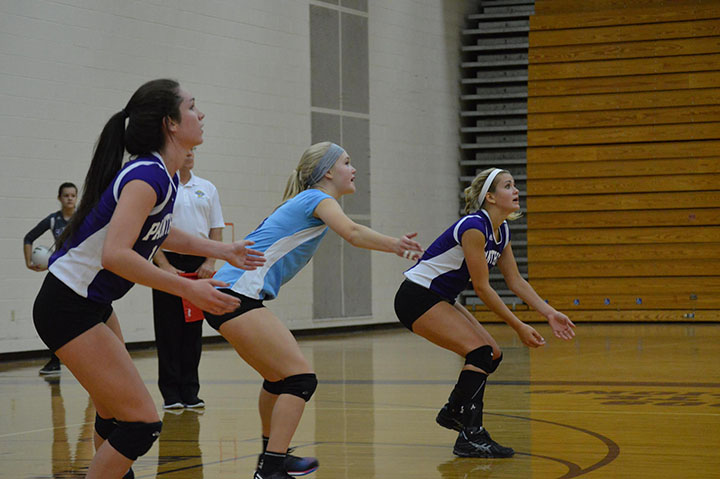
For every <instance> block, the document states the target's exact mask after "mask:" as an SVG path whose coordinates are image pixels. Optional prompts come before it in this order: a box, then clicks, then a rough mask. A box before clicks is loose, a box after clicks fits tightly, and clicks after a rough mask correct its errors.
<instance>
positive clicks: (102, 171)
mask: <svg viewBox="0 0 720 479" xmlns="http://www.w3.org/2000/svg"><path fill="white" fill-rule="evenodd" d="M179 89H180V84H179V83H178V82H177V81H175V80H168V79H159V80H152V81H149V82H147V83H145V84H144V85H142V86H141V87H140V88H138V89H137V91H135V93H134V94H133V96H132V97H131V98H130V101H128V104H127V106H126V107H125V108H124V109H122V110H120V111H119V112H117V113H115V114H114V115H113V116H111V117H110V119H109V120H108V121H107V123H106V124H105V127H104V128H103V130H102V133H100V137H99V138H98V140H97V143H96V144H95V151H94V153H93V157H92V160H91V161H90V168H89V169H88V172H87V176H86V177H85V183H84V185H83V193H82V200H81V201H80V205H79V206H78V208H77V210H76V211H75V214H74V215H73V217H72V219H71V220H70V223H69V224H68V225H67V227H66V228H65V230H64V231H63V232H62V234H61V235H60V236H59V237H58V239H57V242H56V245H55V247H56V249H60V248H61V247H62V245H63V244H64V243H65V241H67V240H68V239H69V238H72V237H73V235H74V234H75V233H77V231H78V229H79V228H80V225H81V224H82V223H83V220H84V219H85V217H86V216H87V215H88V214H89V213H90V211H92V209H93V208H94V207H95V206H96V205H97V204H98V202H99V201H100V197H101V196H102V194H103V192H104V191H105V189H106V188H107V187H108V186H109V185H110V182H112V180H113V178H115V175H116V174H117V172H118V171H120V168H121V167H122V162H123V156H124V154H125V151H126V150H127V152H128V153H129V154H131V155H147V154H150V153H152V152H153V151H160V150H161V149H162V148H163V147H164V146H165V128H166V124H167V121H168V119H170V118H171V119H173V120H175V121H178V122H179V121H180V103H181V102H182V98H181V97H180V93H179ZM125 119H127V120H128V122H127V128H126V127H125Z"/></svg>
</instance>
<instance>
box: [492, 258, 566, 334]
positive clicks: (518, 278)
mask: <svg viewBox="0 0 720 479" xmlns="http://www.w3.org/2000/svg"><path fill="white" fill-rule="evenodd" d="M498 268H500V272H501V273H502V275H503V277H504V278H505V283H507V285H508V288H510V289H511V290H512V292H513V293H515V294H516V295H517V296H518V298H520V299H522V300H523V301H525V303H526V304H528V305H529V306H530V307H531V308H533V309H534V310H535V311H537V312H538V313H540V314H542V315H543V316H545V318H547V320H548V323H549V324H550V327H551V328H552V330H553V334H555V336H556V337H558V338H560V339H564V340H569V339H572V338H574V337H575V331H574V330H573V328H574V327H575V324H573V322H572V321H570V318H568V317H567V316H566V315H564V314H563V313H561V312H560V311H558V310H556V309H555V308H553V307H552V306H550V305H549V304H548V303H546V302H545V301H543V299H542V298H541V297H540V296H539V295H538V294H537V293H536V292H535V289H533V287H532V286H531V285H530V283H528V282H527V281H526V280H525V278H523V277H522V275H521V274H520V271H519V270H518V267H517V262H516V261H515V255H514V254H513V252H512V246H511V245H510V244H508V245H507V246H506V247H505V249H504V250H503V252H502V254H501V255H500V259H498Z"/></svg>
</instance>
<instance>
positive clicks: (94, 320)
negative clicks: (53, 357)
mask: <svg viewBox="0 0 720 479" xmlns="http://www.w3.org/2000/svg"><path fill="white" fill-rule="evenodd" d="M112 312H113V308H112V305H110V304H103V303H98V302H95V301H91V300H89V299H87V298H83V297H82V296H80V295H79V294H77V293H76V292H75V291H73V290H72V289H70V288H69V287H68V286H67V285H66V284H65V283H63V282H62V281H60V280H59V279H57V277H55V276H54V275H53V274H52V273H47V274H46V275H45V281H43V284H42V287H41V288H40V292H39V293H38V295H37V297H36V298H35V304H34V306H33V322H34V323H35V329H36V330H37V332H38V334H39V335H40V339H42V340H43V342H44V343H45V344H46V345H47V347H48V348H50V351H52V352H55V351H57V350H58V349H59V348H60V347H61V346H64V345H65V344H67V343H68V342H70V341H71V340H73V339H75V338H76V337H78V336H80V335H81V334H82V333H84V332H85V331H87V330H88V329H90V328H92V327H93V326H95V325H96V324H99V323H104V322H106V321H107V320H108V318H109V317H110V315H111V314H112Z"/></svg>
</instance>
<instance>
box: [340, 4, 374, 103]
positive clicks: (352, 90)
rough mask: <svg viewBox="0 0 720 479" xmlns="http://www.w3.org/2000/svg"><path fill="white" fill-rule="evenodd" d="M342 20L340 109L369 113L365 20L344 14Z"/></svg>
mask: <svg viewBox="0 0 720 479" xmlns="http://www.w3.org/2000/svg"><path fill="white" fill-rule="evenodd" d="M341 21H342V27H341V30H342V108H343V110H344V111H352V112H357V113H368V112H369V110H370V99H369V90H370V89H369V87H368V84H369V73H368V19H367V18H365V17H361V16H358V15H351V14H348V13H343V14H342V17H341Z"/></svg>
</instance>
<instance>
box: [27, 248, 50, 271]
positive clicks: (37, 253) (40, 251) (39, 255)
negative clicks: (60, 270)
mask: <svg viewBox="0 0 720 479" xmlns="http://www.w3.org/2000/svg"><path fill="white" fill-rule="evenodd" d="M50 255H52V252H51V251H50V248H48V247H47V246H36V247H34V248H33V250H32V258H31V259H32V262H33V264H35V265H38V266H41V267H43V268H45V269H47V267H48V262H49V261H50Z"/></svg>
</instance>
